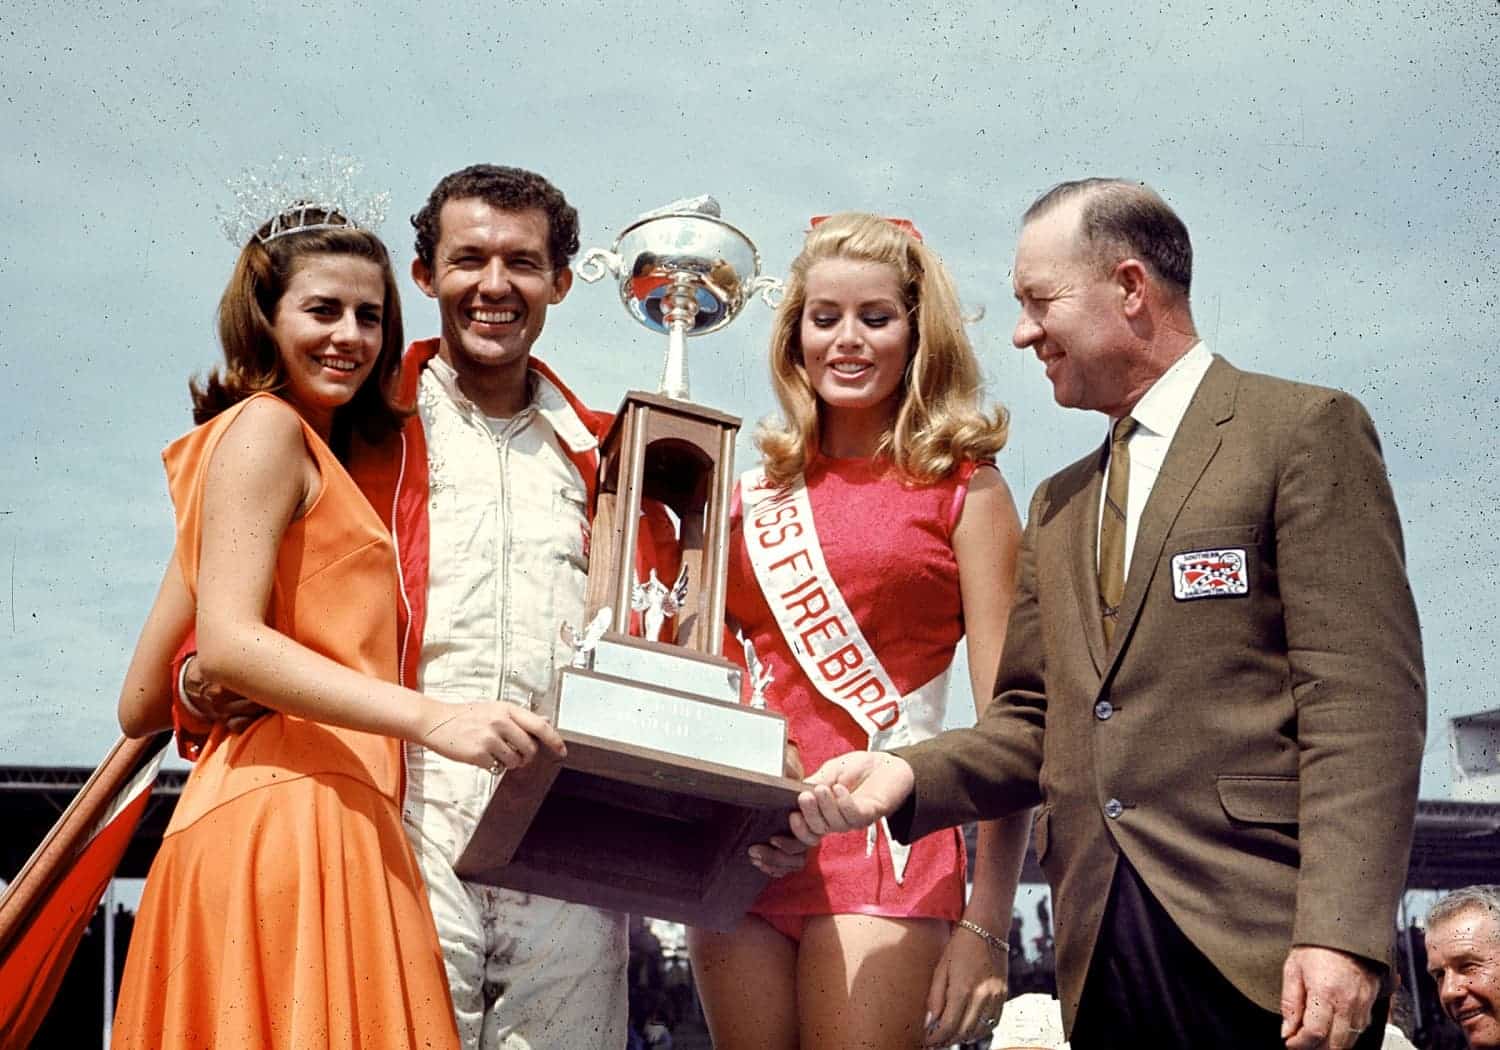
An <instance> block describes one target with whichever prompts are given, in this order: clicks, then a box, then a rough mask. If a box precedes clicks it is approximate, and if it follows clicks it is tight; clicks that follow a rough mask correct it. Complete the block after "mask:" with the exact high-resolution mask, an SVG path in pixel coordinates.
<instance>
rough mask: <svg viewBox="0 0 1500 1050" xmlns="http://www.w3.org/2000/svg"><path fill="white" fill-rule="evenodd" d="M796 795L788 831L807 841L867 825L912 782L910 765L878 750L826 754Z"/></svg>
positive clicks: (896, 804) (890, 808)
mask: <svg viewBox="0 0 1500 1050" xmlns="http://www.w3.org/2000/svg"><path fill="white" fill-rule="evenodd" d="M807 783H808V784H809V788H808V790H806V791H804V792H802V794H800V795H798V796H797V809H798V812H797V813H793V814H792V833H793V834H795V835H796V836H797V838H799V839H801V840H802V841H803V842H805V843H806V844H807V845H809V846H815V845H817V844H818V842H819V840H821V839H822V838H823V836H824V835H834V834H837V833H839V832H841V831H856V830H858V829H859V828H866V827H869V826H870V825H871V824H873V823H875V822H876V821H877V820H879V819H880V818H881V817H888V816H890V815H891V814H892V813H894V812H896V810H897V809H899V808H900V806H901V803H903V802H905V801H906V796H908V795H910V794H911V791H912V787H913V786H914V784H915V778H914V777H913V775H912V771H911V766H909V765H907V764H906V763H905V762H904V761H903V760H901V759H899V758H897V757H896V756H895V755H889V754H886V753H885V752H883V751H851V752H849V753H848V754H845V755H839V756H838V757H837V758H832V759H829V760H828V761H827V762H825V763H823V767H822V768H821V769H819V770H818V771H817V772H816V773H814V774H813V775H812V776H810V777H808V778H807Z"/></svg>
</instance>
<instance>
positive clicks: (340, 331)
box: [271, 253, 385, 434]
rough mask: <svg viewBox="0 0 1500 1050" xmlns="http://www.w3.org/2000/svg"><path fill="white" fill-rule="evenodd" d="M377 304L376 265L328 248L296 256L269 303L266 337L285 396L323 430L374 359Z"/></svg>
mask: <svg viewBox="0 0 1500 1050" xmlns="http://www.w3.org/2000/svg"><path fill="white" fill-rule="evenodd" d="M384 302H385V280H384V275H383V273H382V271H381V268H380V266H379V264H377V263H375V262H373V261H372V260H370V259H363V258H360V257H358V256H354V255H333V254H327V253H322V254H310V255H304V256H302V257H301V258H300V259H298V260H297V261H296V263H294V264H293V267H292V273H291V277H290V278H289V279H288V280H287V283H286V290H285V291H283V292H282V294H281V298H280V299H278V300H277V301H276V311H275V313H274V315H273V316H272V318H271V337H272V338H273V339H274V340H275V342H276V351H277V353H278V354H279V355H280V358H281V365H282V368H283V369H284V370H285V372H286V377H287V382H286V387H285V394H286V398H287V400H288V401H290V402H291V403H292V404H293V405H295V406H296V407H297V409H298V410H299V411H300V412H301V413H302V415H303V416H304V417H306V418H307V420H308V422H310V423H312V424H313V426H314V427H316V428H317V429H319V430H320V431H322V432H324V433H325V434H326V433H327V432H328V429H329V426H330V424H331V423H332V420H333V412H334V410H335V409H337V408H339V407H341V406H343V405H346V404H348V403H349V401H350V400H351V399H352V398H353V397H354V395H355V393H356V392H358V390H359V388H360V386H361V385H362V384H363V383H364V381H365V380H366V379H367V378H368V377H369V375H370V372H371V370H373V369H374V367H375V362H376V359H377V358H378V357H379V356H380V345H381V340H382V336H383V332H384V329H383V327H382V325H381V318H382V316H383V313H384Z"/></svg>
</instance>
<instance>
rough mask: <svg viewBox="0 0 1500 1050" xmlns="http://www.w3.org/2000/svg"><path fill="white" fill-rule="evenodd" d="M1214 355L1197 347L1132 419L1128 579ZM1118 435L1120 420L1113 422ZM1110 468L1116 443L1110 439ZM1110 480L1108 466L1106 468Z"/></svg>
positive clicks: (1152, 391) (1146, 398)
mask: <svg viewBox="0 0 1500 1050" xmlns="http://www.w3.org/2000/svg"><path fill="white" fill-rule="evenodd" d="M1213 360H1214V357H1213V354H1211V353H1209V350H1208V346H1207V344H1205V343H1203V342H1202V341H1199V342H1197V343H1194V344H1193V348H1192V349H1191V350H1189V351H1188V352H1187V353H1185V354H1183V355H1182V356H1181V357H1179V358H1178V359H1177V360H1176V361H1174V362H1173V363H1172V367H1171V368H1169V369H1167V370H1166V371H1165V372H1163V373H1162V375H1161V378H1160V379H1158V380H1157V381H1156V382H1155V383H1152V384H1151V388H1150V389H1149V390H1147V391H1146V393H1145V394H1144V395H1142V397H1141V399H1140V400H1139V401H1137V402H1136V404H1135V407H1134V408H1132V409H1131V410H1130V415H1131V418H1133V419H1134V420H1135V423H1136V426H1135V430H1134V431H1133V432H1132V433H1131V435H1130V437H1129V438H1127V439H1126V442H1125V444H1126V447H1127V448H1129V449H1130V488H1129V491H1128V492H1127V493H1126V496H1125V578H1126V579H1129V578H1130V557H1131V555H1132V554H1133V553H1134V551H1135V536H1136V532H1137V531H1139V528H1140V524H1141V511H1143V510H1145V509H1146V501H1147V500H1148V499H1150V498H1151V489H1152V487H1153V486H1155V484H1156V477H1157V475H1158V474H1160V473H1161V465H1162V463H1163V462H1164V461H1165V460H1166V458H1167V449H1169V448H1171V447H1172V438H1173V437H1174V436H1175V435H1176V433H1177V427H1178V426H1179V425H1180V424H1181V423H1182V417H1183V416H1185V415H1186V414H1187V410H1188V405H1189V404H1191V403H1192V400H1193V395H1194V394H1196V393H1197V392H1198V384H1199V383H1201V382H1203V376H1204V374H1205V373H1207V372H1208V366H1209V365H1211V364H1213ZM1110 427H1111V429H1113V427H1114V420H1110ZM1104 445H1105V449H1106V464H1107V458H1108V451H1107V450H1108V449H1109V445H1110V439H1109V438H1108V437H1106V438H1105V442H1104ZM1105 470H1106V474H1105V476H1106V477H1108V473H1107V471H1108V466H1107V465H1106V467H1105ZM1107 487H1108V486H1101V488H1100V492H1099V514H1100V516H1101V520H1102V517H1103V514H1104V490H1105V489H1106V488H1107ZM1098 551H1099V543H1098V538H1097V536H1096V537H1095V542H1094V552H1095V554H1094V560H1095V565H1096V567H1097V564H1098Z"/></svg>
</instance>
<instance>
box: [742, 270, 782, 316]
mask: <svg viewBox="0 0 1500 1050" xmlns="http://www.w3.org/2000/svg"><path fill="white" fill-rule="evenodd" d="M757 293H759V294H760V299H761V302H763V303H765V304H766V305H767V306H769V307H770V308H771V309H773V310H774V309H776V307H778V306H780V305H781V300H782V297H783V296H785V295H786V285H785V284H783V283H782V281H781V278H779V277H770V276H767V275H766V274H763V273H762V274H757V275H756V276H755V278H754V279H753V280H752V281H751V282H750V283H749V284H748V285H746V286H745V298H746V299H749V298H750V297H751V296H753V295H755V294H757Z"/></svg>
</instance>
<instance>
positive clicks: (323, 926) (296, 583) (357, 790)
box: [113, 394, 458, 1050]
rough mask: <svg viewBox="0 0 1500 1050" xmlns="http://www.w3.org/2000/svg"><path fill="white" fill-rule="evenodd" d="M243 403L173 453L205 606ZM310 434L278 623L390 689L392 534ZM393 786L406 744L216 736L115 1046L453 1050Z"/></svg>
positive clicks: (142, 931)
mask: <svg viewBox="0 0 1500 1050" xmlns="http://www.w3.org/2000/svg"><path fill="white" fill-rule="evenodd" d="M270 396H271V395H269V394H260V395H256V397H270ZM249 400H253V398H252V399H249ZM249 400H247V401H245V402H242V403H241V404H239V405H236V406H235V407H233V408H231V409H229V410H228V411H226V412H223V413H221V414H220V415H218V416H216V417H215V418H214V419H212V420H211V421H209V422H208V423H205V424H204V425H203V426H200V427H198V428H197V429H196V430H193V431H192V432H191V433H189V434H187V435H186V436H185V437H182V438H180V439H178V440H177V441H176V442H174V443H173V444H171V445H170V446H168V448H167V450H166V451H165V452H164V453H163V454H162V458H163V460H164V461H165V463H166V467H167V478H168V485H169V487H170V489H171V493H172V501H173V504H174V505H175V507H176V513H177V557H178V559H179V562H180V565H181V568H182V572H183V576H184V577H185V578H186V580H187V584H188V588H189V590H191V591H192V592H193V595H194V597H195V598H196V596H197V583H198V552H199V540H200V527H201V522H202V511H203V483H204V478H205V476H206V474H207V469H208V464H209V460H210V458H211V457H212V456H213V452H214V449H215V448H216V447H217V446H218V443H219V440H220V439H221V438H222V437H223V435H224V433H225V432H226V431H227V430H228V429H229V427H230V425H231V424H232V423H233V422H234V420H235V419H236V418H237V417H238V416H239V413H240V412H241V411H242V410H243V408H244V406H245V404H248V403H249ZM303 430H304V436H305V439H306V442H307V447H308V450H309V451H310V452H311V453H312V454H313V456H314V458H315V459H316V461H317V465H318V469H319V471H320V472H321V474H322V489H321V491H320V493H319V495H318V497H317V500H316V501H315V502H314V504H313V506H312V508H311V509H310V510H309V511H308V512H307V514H306V515H305V516H304V517H303V518H301V519H300V520H298V521H296V522H294V523H293V524H292V525H291V527H290V528H289V529H288V530H287V532H286V535H285V537H284V538H283V540H282V544H281V549H280V551H279V552H278V555H277V562H276V573H275V580H274V584H273V586H272V591H271V599H270V603H269V606H268V609H267V612H266V617H267V623H269V624H270V626H272V627H274V628H275V629H276V630H278V631H281V632H282V633H284V634H286V635H288V636H290V637H292V638H294V639H296V640H297V641H299V642H301V643H302V644H303V645H305V646H307V647H308V648H310V649H313V650H316V651H317V652H320V653H322V654H323V655H325V656H328V657H330V658H332V659H334V660H337V661H338V662H339V663H342V664H344V665H346V666H348V667H352V668H354V669H355V670H357V671H361V672H363V673H365V674H367V675H370V676H372V677H377V678H383V679H386V680H388V681H394V680H395V679H396V562H395V554H394V551H393V549H392V546H391V541H390V536H389V534H388V533H387V531H386V528H385V526H384V524H383V523H382V522H381V521H380V519H379V517H378V516H377V515H376V513H375V511H374V510H373V509H372V508H371V507H370V505H369V503H368V502H366V500H365V497H364V496H363V495H362V494H361V493H360V491H359V489H358V488H357V487H356V486H355V484H354V482H353V481H352V480H351V479H350V477H349V475H348V474H347V473H346V472H345V470H344V468H343V466H342V465H340V464H339V462H338V460H337V459H336V458H335V457H334V455H333V453H332V452H331V451H329V449H328V447H327V446H326V445H325V444H324V443H323V441H322V440H321V439H320V438H319V437H318V436H317V434H316V433H315V432H314V431H313V430H312V429H311V428H309V427H307V426H306V424H304V425H303ZM401 790H402V765H401V747H400V744H399V743H398V742H397V741H396V740H394V739H391V738H389V737H383V736H377V735H374V734H370V733H361V732H356V731H354V730H350V729H340V728H336V727H334V726H329V725H323V724H321V723H317V722H310V721H307V720H306V719H300V718H295V717H292V716H290V715H283V714H280V713H277V712H272V713H271V714H269V715H267V716H265V717H263V718H261V719H259V720H258V721H256V722H255V723H254V724H253V725H251V726H250V728H248V729H247V730H245V731H244V732H243V733H240V734H230V733H227V732H226V731H225V730H224V728H223V726H222V725H221V726H219V727H217V728H216V729H215V730H214V732H213V734H212V735H211V736H210V738H209V740H208V743H207V745H206V746H205V747H204V749H203V752H202V754H201V755H200V756H199V758H198V761H197V764H196V765H195V766H194V768H193V771H192V774H191V776H189V778H188V780H187V783H186V784H185V785H184V787H183V791H182V797H181V799H180V800H179V801H178V803H177V809H176V811H175V812H174V813H173V815H172V821H171V823H170V825H169V826H168V828H167V832H166V835H165V836H164V837H163V839H162V846H161V851H160V852H159V853H158V854H157V857H156V860H155V862H154V863H153V864H152V866H151V873H150V875H149V876H148V877H147V879H146V888H145V892H144V894H143V896H142V898H141V906H140V910H139V912H137V914H136V921H135V928H134V931H133V933H132V936H131V941H130V952H129V955H128V957H127V959H126V962H125V974H124V978H123V980H122V984H121V990H120V999H119V1005H118V1007H117V1008H116V1014H115V1025H114V1041H113V1045H114V1046H115V1047H116V1048H117V1050H126V1048H128V1050H137V1048H140V1050H145V1048H151V1050H189V1048H195V1050H196V1048H202V1047H220V1048H226V1047H233V1048H241V1047H244V1048H250V1047H255V1048H262V1047H270V1048H283V1047H284V1048H286V1050H306V1048H311V1047H364V1048H369V1047H375V1048H392V1050H394V1048H398V1047H401V1048H411V1047H424V1048H426V1047H430V1048H455V1050H456V1048H457V1046H458V1033H457V1029H456V1027H455V1024H454V1020H453V1009H452V1006H451V1003H450V1000H449V996H448V983H447V978H446V976H445V974H444V970H443V958H442V952H441V950H440V949H439V947H438V941H437V934H436V932H435V930H434V928H433V922H432V913H431V912H430V911H429V909H428V904H427V893H426V890H425V887H424V886H423V883H422V878H421V875H420V873H419V871H418V869H417V864H416V860H415V858H414V857H413V856H412V852H411V847H410V846H409V845H408V844H407V839H406V834H405V832H404V831H403V830H402V827H401V810H400V799H401Z"/></svg>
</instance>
